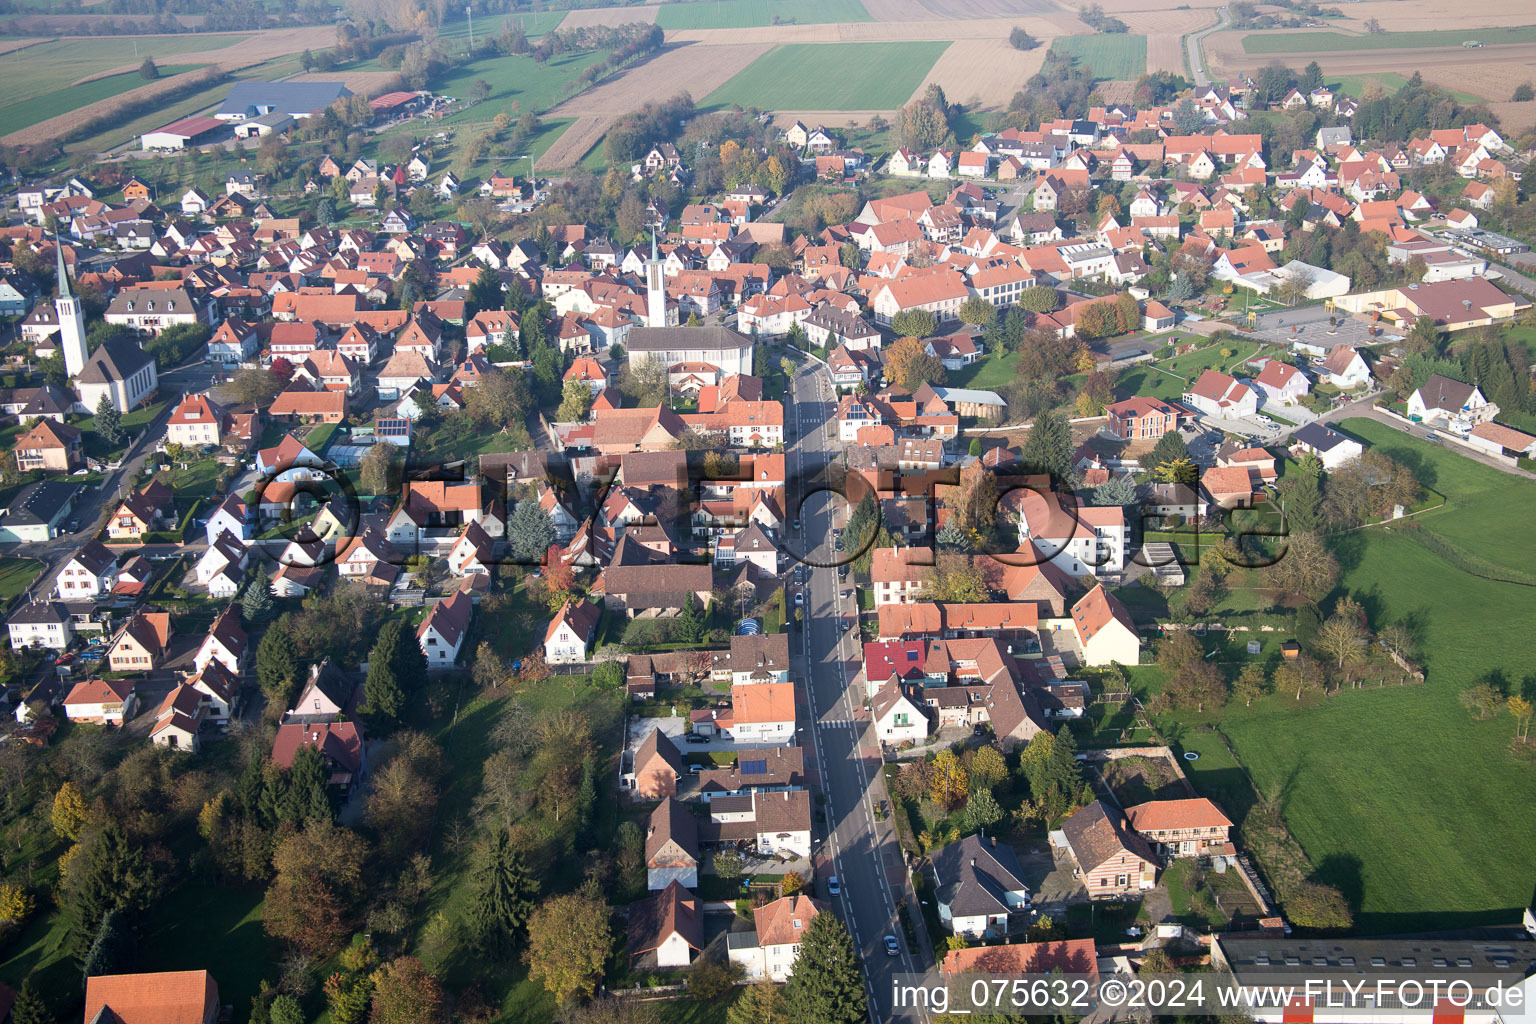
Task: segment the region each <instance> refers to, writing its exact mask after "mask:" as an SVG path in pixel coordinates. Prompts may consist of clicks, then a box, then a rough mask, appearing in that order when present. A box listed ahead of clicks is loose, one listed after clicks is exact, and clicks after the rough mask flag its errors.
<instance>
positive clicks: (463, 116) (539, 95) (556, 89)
mask: <svg viewBox="0 0 1536 1024" xmlns="http://www.w3.org/2000/svg"><path fill="white" fill-rule="evenodd" d="M605 56H607V52H606V51H602V50H593V51H589V52H587V53H565V54H561V55H560V56H558V57H551V58H550V59H549V60H548V61H546V62H545V63H543V64H540V63H539V62H538V61H536V60H534V59H533V58H532V57H491V58H487V59H484V60H477V61H474V62H472V63H469V64H465V65H463V66H461V67H458V68H455V69H454V70H453V71H452V73H450V74H447V75H444V76H443V77H442V78H439V79H437V80H436V81H435V82H433V83H432V89H433V91H434V92H437V93H439V94H444V95H448V96H452V97H454V98H455V99H460V100H462V99H464V98H465V96H466V94H467V93H468V91H469V87H470V85H471V84H472V83H474V81H475V80H476V79H482V78H483V79H484V80H485V81H486V82H487V83H489V84H490V87H491V94H490V96H489V97H488V98H487V99H486V100H485V102H483V103H477V104H475V105H474V106H472V107H465V108H463V109H461V110H458V111H455V112H454V113H452V114H450V115H448V116H447V117H445V118H443V121H442V123H443V124H460V123H463V122H466V121H489V120H490V119H491V118H493V117H495V116H496V115H497V114H499V113H501V112H502V111H504V110H505V111H507V112H508V113H509V114H512V116H513V117H514V118H515V117H516V116H517V113H516V112H514V110H513V107H512V104H513V103H516V104H517V110H518V111H523V110H535V111H540V110H547V109H548V108H550V107H552V106H554V105H555V104H556V103H558V102H560V101H561V100H563V99H565V98H566V97H567V96H568V95H569V93H566V92H564V91H562V90H563V89H564V87H565V83H567V82H573V81H575V80H576V79H577V78H578V77H580V75H581V73H582V72H583V71H585V70H586V69H587V68H588V67H590V66H591V65H593V64H596V63H597V62H598V61H600V60H602V59H603V58H604V57H605Z"/></svg>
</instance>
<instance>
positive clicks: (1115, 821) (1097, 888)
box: [1051, 800, 1158, 900]
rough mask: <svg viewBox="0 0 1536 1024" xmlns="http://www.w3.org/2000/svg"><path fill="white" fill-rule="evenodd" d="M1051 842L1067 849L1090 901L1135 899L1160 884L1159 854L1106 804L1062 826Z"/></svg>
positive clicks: (1084, 811)
mask: <svg viewBox="0 0 1536 1024" xmlns="http://www.w3.org/2000/svg"><path fill="white" fill-rule="evenodd" d="M1051 842H1052V844H1053V845H1057V846H1065V847H1066V849H1067V851H1068V852H1069V853H1070V855H1071V857H1072V865H1073V869H1074V873H1075V874H1076V875H1077V878H1078V880H1079V881H1080V882H1081V883H1082V885H1083V887H1084V888H1085V889H1087V890H1088V898H1089V899H1095V900H1098V899H1120V898H1122V897H1125V896H1134V895H1136V894H1137V893H1139V892H1142V891H1143V890H1146V889H1151V888H1152V887H1153V886H1154V885H1155V884H1156V882H1157V868H1158V858H1157V854H1156V853H1155V852H1154V851H1153V849H1152V847H1151V846H1150V845H1148V843H1147V841H1146V840H1145V839H1143V838H1142V837H1141V836H1140V835H1138V834H1137V833H1136V832H1135V831H1133V830H1132V829H1131V827H1130V825H1129V823H1128V822H1127V821H1126V819H1125V816H1124V815H1123V814H1122V813H1121V812H1120V811H1119V810H1118V809H1116V808H1111V807H1107V806H1105V804H1104V802H1103V801H1102V800H1095V801H1094V802H1093V803H1091V804H1089V805H1088V806H1087V807H1084V808H1082V809H1081V810H1079V811H1077V812H1076V813H1074V814H1073V815H1072V816H1071V817H1069V818H1068V819H1067V820H1066V821H1064V822H1062V825H1061V829H1060V830H1059V831H1058V832H1052V833H1051Z"/></svg>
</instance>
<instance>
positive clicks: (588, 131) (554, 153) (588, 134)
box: [533, 114, 613, 171]
mask: <svg viewBox="0 0 1536 1024" xmlns="http://www.w3.org/2000/svg"><path fill="white" fill-rule="evenodd" d="M612 123H613V117H612V116H610V115H607V114H589V115H587V116H584V117H578V118H577V119H576V122H575V123H574V124H572V125H571V126H570V127H569V128H567V129H566V130H565V131H564V132H562V133H561V135H560V137H559V138H558V139H556V140H555V144H554V145H553V146H550V147H549V148H548V149H546V150H545V151H544V152H543V154H542V155H541V156H540V157H539V158H538V159H537V160H535V161H534V164H533V167H534V170H537V171H549V170H560V169H562V168H566V167H575V166H576V165H577V164H579V163H580V162H581V158H582V157H584V156H586V155H587V153H588V152H589V151H590V150H591V149H592V147H593V146H595V145H597V144H598V143H599V142H600V141H602V138H603V135H604V134H606V133H607V131H608V126H609V125H610V124H612Z"/></svg>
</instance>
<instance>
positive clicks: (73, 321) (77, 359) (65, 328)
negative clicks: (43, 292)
mask: <svg viewBox="0 0 1536 1024" xmlns="http://www.w3.org/2000/svg"><path fill="white" fill-rule="evenodd" d="M53 249H54V252H55V254H56V255H57V256H58V261H57V262H58V268H57V273H58V275H59V297H58V298H57V299H55V300H54V303H53V308H54V310H55V311H56V312H57V313H58V314H59V350H60V351H61V352H63V353H64V372H65V373H67V374H68V375H69V376H71V377H74V376H77V375H78V374H79V373H80V371H81V370H83V369H85V360H86V357H87V356H88V355H89V353H88V352H87V351H86V347H85V344H86V343H85V315H84V312H83V311H82V310H81V308H80V301H79V300H78V299H76V298H75V297H74V296H73V295H71V294H70V293H69V274H68V272H67V271H65V269H64V243H63V242H61V241H60V240H59V233H58V232H57V231H55V232H54V233H53Z"/></svg>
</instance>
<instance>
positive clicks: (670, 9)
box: [656, 0, 874, 28]
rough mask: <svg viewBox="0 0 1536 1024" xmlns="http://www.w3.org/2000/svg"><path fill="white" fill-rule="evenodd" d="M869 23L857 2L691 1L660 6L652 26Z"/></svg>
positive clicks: (866, 12) (829, 0) (839, 0)
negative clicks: (654, 23) (654, 24)
mask: <svg viewBox="0 0 1536 1024" xmlns="http://www.w3.org/2000/svg"><path fill="white" fill-rule="evenodd" d="M872 20H874V19H872V18H871V17H870V16H869V12H868V11H867V10H865V9H864V4H863V3H861V2H860V0H692V2H689V3H673V4H663V5H662V6H661V8H660V9H659V10H658V11H657V12H656V24H658V25H660V26H661V27H662V28H757V27H759V26H762V25H775V24H777V25H788V24H795V25H824V24H827V23H829V22H836V21H872Z"/></svg>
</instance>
